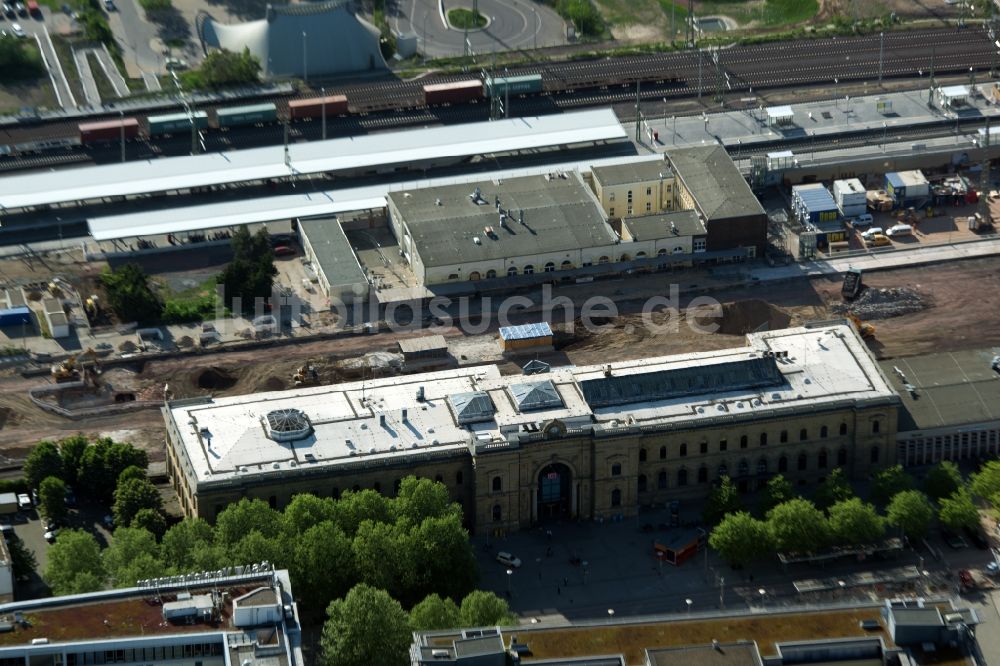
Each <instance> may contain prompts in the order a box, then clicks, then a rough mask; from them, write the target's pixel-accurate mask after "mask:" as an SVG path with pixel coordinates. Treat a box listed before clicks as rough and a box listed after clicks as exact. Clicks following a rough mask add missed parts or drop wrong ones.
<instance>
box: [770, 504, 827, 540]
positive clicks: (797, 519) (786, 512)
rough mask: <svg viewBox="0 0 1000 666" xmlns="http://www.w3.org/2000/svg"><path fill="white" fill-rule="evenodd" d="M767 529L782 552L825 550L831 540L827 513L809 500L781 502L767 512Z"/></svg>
mask: <svg viewBox="0 0 1000 666" xmlns="http://www.w3.org/2000/svg"><path fill="white" fill-rule="evenodd" d="M767 531H768V533H769V534H770V535H771V540H772V542H773V543H774V546H775V548H777V549H778V550H779V551H781V552H789V553H810V552H815V551H819V550H822V549H823V548H825V547H826V545H827V544H828V543H829V540H830V533H829V527H828V525H827V522H826V517H825V516H824V515H823V512H822V511H820V510H819V509H817V508H816V506H815V505H814V504H813V503H812V502H810V501H809V500H806V499H801V498H797V499H793V500H789V501H788V502H785V503H784V504H779V505H778V506H776V507H774V508H773V509H771V510H770V511H769V512H768V514H767Z"/></svg>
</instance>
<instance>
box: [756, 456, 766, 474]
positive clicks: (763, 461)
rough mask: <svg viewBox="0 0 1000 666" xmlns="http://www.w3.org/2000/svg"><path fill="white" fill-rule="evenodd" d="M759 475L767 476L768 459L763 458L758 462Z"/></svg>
mask: <svg viewBox="0 0 1000 666" xmlns="http://www.w3.org/2000/svg"><path fill="white" fill-rule="evenodd" d="M757 473H758V474H767V458H761V459H760V460H758V461H757Z"/></svg>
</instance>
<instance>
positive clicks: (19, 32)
mask: <svg viewBox="0 0 1000 666" xmlns="http://www.w3.org/2000/svg"><path fill="white" fill-rule="evenodd" d="M10 31H11V32H12V33H14V34H15V35H16V36H18V37H21V38H24V37H27V36H28V33H26V32H25V31H24V28H22V27H21V24H20V23H11V24H10Z"/></svg>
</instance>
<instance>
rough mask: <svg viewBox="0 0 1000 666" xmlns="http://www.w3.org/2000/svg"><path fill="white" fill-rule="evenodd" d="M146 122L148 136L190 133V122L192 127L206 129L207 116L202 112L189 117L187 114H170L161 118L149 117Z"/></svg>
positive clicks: (196, 112)
mask: <svg viewBox="0 0 1000 666" xmlns="http://www.w3.org/2000/svg"><path fill="white" fill-rule="evenodd" d="M148 120H149V136H159V135H161V134H175V133H177V132H190V131H191V123H192V121H193V122H194V126H195V127H196V128H197V129H199V130H203V129H205V128H207V127H208V114H207V113H206V112H204V111H195V112H193V113H192V114H191V115H188V114H187V113H170V114H167V115H163V116H150V117H149V118H148Z"/></svg>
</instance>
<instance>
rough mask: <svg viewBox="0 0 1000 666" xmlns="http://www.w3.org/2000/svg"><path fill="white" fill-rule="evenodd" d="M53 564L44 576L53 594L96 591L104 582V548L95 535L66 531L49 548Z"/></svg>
mask: <svg viewBox="0 0 1000 666" xmlns="http://www.w3.org/2000/svg"><path fill="white" fill-rule="evenodd" d="M48 555H49V563H48V565H46V567H45V573H44V575H43V578H44V579H45V582H46V583H48V584H49V587H51V588H52V592H53V594H56V595H64V594H82V593H83V592H94V591H96V590H99V589H101V587H103V585H104V578H105V573H104V567H103V565H102V563H101V547H100V546H99V545H98V544H97V540H96V539H95V538H94V537H93V535H92V534H89V533H87V532H84V531H83V530H64V531H62V532H60V533H59V538H58V539H57V540H56V542H55V543H54V544H52V547H51V548H49V553H48Z"/></svg>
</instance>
